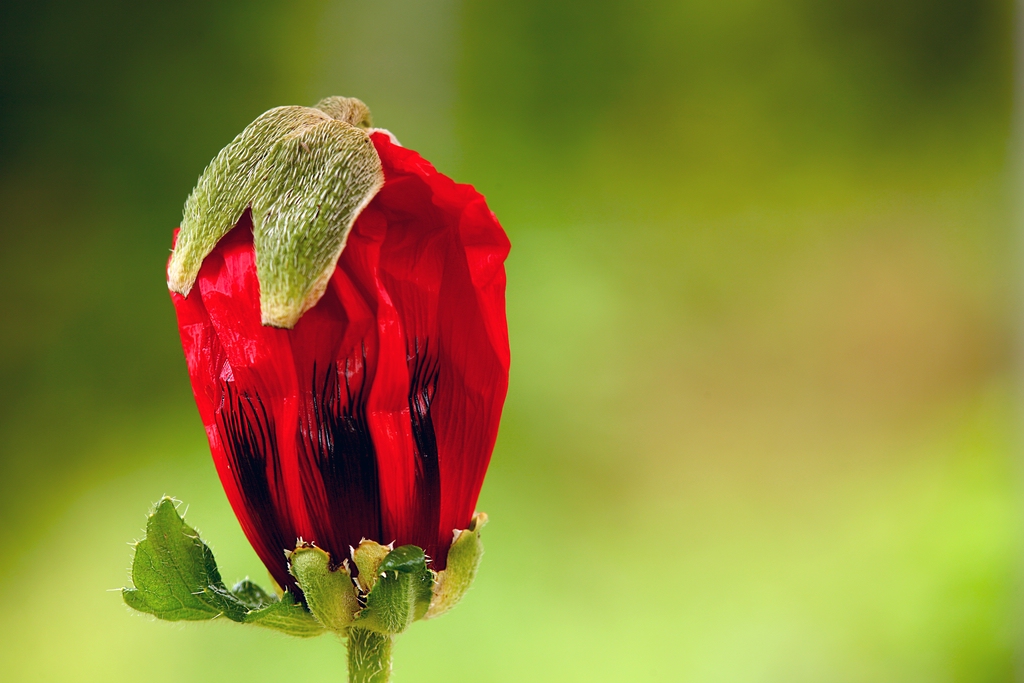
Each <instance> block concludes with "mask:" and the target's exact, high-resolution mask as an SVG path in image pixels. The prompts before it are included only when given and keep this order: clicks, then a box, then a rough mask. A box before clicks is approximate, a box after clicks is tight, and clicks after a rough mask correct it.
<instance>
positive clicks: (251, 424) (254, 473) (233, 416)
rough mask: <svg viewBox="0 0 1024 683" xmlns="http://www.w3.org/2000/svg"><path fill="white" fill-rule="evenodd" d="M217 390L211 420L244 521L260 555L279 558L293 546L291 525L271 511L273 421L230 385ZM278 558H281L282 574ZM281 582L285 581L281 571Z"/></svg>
mask: <svg viewBox="0 0 1024 683" xmlns="http://www.w3.org/2000/svg"><path fill="white" fill-rule="evenodd" d="M222 389H223V394H222V399H221V407H220V410H219V411H218V413H217V419H218V422H219V427H220V432H221V435H222V437H223V440H224V445H225V448H224V450H225V453H226V455H227V458H228V464H229V466H230V468H231V473H232V474H233V475H234V478H235V483H236V484H237V486H238V489H239V490H240V491H241V493H242V499H243V500H244V502H245V507H246V510H247V511H248V513H249V518H250V519H251V521H252V523H253V524H254V525H255V526H256V530H257V532H258V533H259V534H260V536H261V538H262V539H263V541H264V542H265V543H266V544H267V546H268V547H267V548H266V551H267V552H268V553H270V554H272V555H274V554H281V551H283V550H284V549H286V548H290V547H292V544H291V543H290V542H289V541H293V540H294V534H293V532H292V529H291V524H289V523H287V522H286V521H285V520H284V519H282V515H281V514H280V513H279V511H278V507H277V506H276V505H275V499H274V493H275V492H283V491H284V479H283V476H282V473H281V459H280V458H279V457H278V452H277V440H276V438H275V431H274V423H273V419H272V418H271V416H270V414H269V413H268V411H267V408H266V406H265V405H263V401H262V400H261V399H260V397H259V396H258V395H257V394H255V393H250V392H248V391H243V392H238V391H237V390H236V388H235V386H234V385H233V384H232V383H225V384H224V385H223V386H222ZM268 465H269V467H268ZM283 557H284V556H283V555H281V558H282V560H281V568H282V569H283V568H284V562H283ZM264 559H266V558H264ZM277 573H278V572H275V577H277ZM283 576H284V577H287V576H288V574H287V571H286V570H285V571H284V573H283ZM277 578H278V581H280V580H281V578H280V577H277Z"/></svg>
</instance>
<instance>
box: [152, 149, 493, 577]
mask: <svg viewBox="0 0 1024 683" xmlns="http://www.w3.org/2000/svg"><path fill="white" fill-rule="evenodd" d="M371 140H372V142H373V145H374V147H375V148H376V151H377V154H378V155H379V157H380V159H381V162H382V164H383V169H384V177H385V184H384V186H383V188H382V189H381V190H380V192H379V193H378V194H377V196H376V197H375V198H374V199H373V200H372V202H370V204H369V205H368V206H367V207H366V208H365V209H364V210H363V212H362V213H361V214H360V216H359V218H358V219H357V221H356V223H355V225H354V227H353V229H352V232H351V233H350V235H349V237H348V241H347V245H346V247H345V249H344V251H343V252H342V254H341V257H340V258H339V260H338V264H337V267H336V268H335V269H334V271H333V274H332V275H331V279H330V282H329V285H328V287H327V290H326V292H325V293H324V295H323V297H322V298H321V299H320V300H319V302H318V303H317V304H316V305H315V306H313V307H312V308H311V309H310V310H308V311H307V312H306V313H305V314H304V315H303V316H302V317H301V319H299V321H298V323H297V324H296V325H295V326H294V328H293V329H279V328H275V327H268V326H264V325H262V324H261V322H260V320H261V318H260V290H259V283H258V281H257V277H256V268H255V253H254V249H253V236H252V220H251V217H250V215H249V212H248V211H247V212H246V213H245V214H244V215H243V216H242V218H241V220H239V221H238V223H237V225H236V226H235V227H234V228H233V229H232V230H231V232H230V233H228V235H227V236H225V237H224V238H223V239H221V240H220V242H219V243H218V244H217V246H216V248H215V249H214V250H213V252H212V253H210V254H209V255H208V256H207V257H206V259H205V260H204V261H203V264H202V267H201V269H200V271H199V276H198V279H197V280H196V283H195V286H194V287H193V288H192V290H191V291H190V292H189V294H188V296H182V295H180V294H176V293H172V299H173V300H174V305H175V308H176V310H177V315H178V326H179V329H180V332H181V340H182V345H183V346H184V351H185V357H186V360H187V362H188V370H189V374H190V376H191V380H192V388H193V391H194V392H195V397H196V403H197V404H198V406H199V412H200V414H201V416H202V419H203V423H204V424H205V426H206V433H207V436H208V438H209V442H210V448H211V450H212V452H213V458H214V462H215V463H216V467H217V472H218V474H219V475H220V479H221V482H222V484H223V485H224V489H225V491H226V492H227V496H228V500H229V501H230V502H231V506H232V508H233V509H234V512H235V514H236V515H237V516H238V519H239V522H240V523H241V526H242V528H243V530H244V531H245V534H246V536H247V537H248V539H249V541H250V542H251V543H252V545H253V547H254V548H255V549H256V552H257V554H258V555H259V557H260V559H261V560H262V561H263V563H264V564H265V565H266V566H267V568H268V569H269V570H270V573H271V574H272V575H273V577H274V578H275V580H276V581H277V582H278V583H279V584H280V585H281V586H287V587H290V588H291V589H292V590H296V586H295V581H294V579H293V578H292V577H291V576H290V575H289V574H288V568H287V563H286V559H285V553H284V551H285V550H288V549H292V548H295V545H296V539H297V538H300V537H301V538H302V539H304V540H306V541H312V542H314V543H316V544H317V545H318V546H320V547H321V548H324V549H325V550H327V551H328V552H330V553H331V555H332V557H333V558H334V559H335V561H340V560H341V559H342V558H345V557H347V556H348V554H349V548H350V546H355V545H357V544H358V543H359V541H360V540H361V539H362V538H367V539H371V540H376V541H378V542H380V543H389V542H392V541H394V542H395V543H396V544H398V545H403V544H415V545H418V546H420V547H422V548H424V550H425V551H426V553H427V555H428V556H429V557H431V558H432V559H433V567H434V568H435V569H437V570H440V569H443V568H444V566H445V561H446V557H447V552H448V547H449V546H450V544H451V542H452V532H453V530H455V529H465V528H467V527H468V526H469V524H470V519H471V517H472V515H473V511H474V507H475V505H476V501H477V497H478V495H479V492H480V487H481V485H482V483H483V478H484V472H485V470H486V468H487V464H488V461H489V460H490V456H491V451H492V449H493V447H494V441H495V437H496V435H497V430H498V420H499V417H500V414H501V407H502V404H503V402H504V399H505V393H506V390H507V386H508V367H509V350H508V331H507V326H506V322H505V271H504V265H503V263H504V259H505V257H506V255H507V254H508V250H509V243H508V239H507V238H506V236H505V233H504V232H503V231H502V229H501V227H500V226H499V224H498V222H497V220H496V219H495V217H494V215H493V214H492V213H491V212H490V210H489V209H488V208H487V205H486V203H485V202H484V198H483V197H482V196H481V195H480V194H479V193H478V192H477V191H476V190H474V189H473V187H472V186H470V185H459V184H456V183H454V182H453V181H452V180H451V179H449V178H447V177H446V176H444V175H442V174H440V173H438V172H437V171H436V170H435V169H434V167H433V166H432V165H431V164H429V163H428V162H427V161H425V160H424V159H423V158H422V157H421V156H420V155H419V154H417V153H416V152H413V151H411V150H408V149H405V148H403V147H401V146H400V145H398V144H397V142H396V141H394V140H393V139H392V138H391V137H390V136H389V135H388V134H387V133H386V132H380V131H377V132H374V133H373V134H372V135H371Z"/></svg>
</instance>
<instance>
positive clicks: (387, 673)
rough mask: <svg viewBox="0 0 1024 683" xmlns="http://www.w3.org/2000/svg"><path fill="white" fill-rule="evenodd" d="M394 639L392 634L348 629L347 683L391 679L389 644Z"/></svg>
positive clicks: (384, 682)
mask: <svg viewBox="0 0 1024 683" xmlns="http://www.w3.org/2000/svg"><path fill="white" fill-rule="evenodd" d="M394 640H395V637H394V636H386V635H383V634H381V633H377V632H375V631H369V630H367V629H364V628H352V629H349V632H348V681H349V683H387V682H388V681H389V680H391V646H392V644H393V643H394Z"/></svg>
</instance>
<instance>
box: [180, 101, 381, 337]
mask: <svg viewBox="0 0 1024 683" xmlns="http://www.w3.org/2000/svg"><path fill="white" fill-rule="evenodd" d="M369 125H370V113H369V110H368V109H367V108H366V105H365V104H363V103H362V102H361V101H359V100H357V99H355V98H345V97H329V98H326V99H324V100H321V101H320V102H319V103H317V105H316V107H298V106H288V107H276V108H274V109H271V110H269V111H267V112H265V113H263V114H262V115H260V116H259V117H258V118H257V119H256V120H255V121H253V122H252V123H250V124H249V125H248V126H246V128H245V130H243V131H242V132H241V133H239V135H238V136H237V137H236V138H235V139H234V140H233V141H231V143H230V144H228V146H227V147H225V148H224V149H222V150H221V151H220V152H219V153H218V154H217V156H216V157H214V159H213V161H211V162H210V164H209V166H207V167H206V170H205V171H203V174H202V175H201V176H200V177H199V182H198V183H197V184H196V187H195V189H193V190H192V193H191V194H190V195H189V197H188V199H187V200H186V202H185V209H184V214H183V216H182V219H181V230H180V232H179V233H178V239H177V243H176V244H175V247H174V252H173V254H172V255H171V260H170V263H169V264H168V267H167V286H168V287H169V288H170V289H171V291H174V292H177V293H179V294H181V295H183V296H188V293H189V292H190V291H191V289H192V286H193V285H194V284H195V281H196V277H197V276H198V275H199V269H200V267H201V266H202V263H203V260H204V259H205V258H206V257H207V256H208V255H209V254H210V252H211V251H213V249H214V247H215V246H217V243H218V242H219V241H220V239H221V238H222V237H224V236H225V235H226V234H227V233H228V232H229V231H230V230H231V229H232V228H233V227H234V226H235V225H236V224H237V223H238V221H239V219H240V218H241V217H242V214H243V213H245V211H246V210H249V211H251V212H252V226H253V227H252V230H253V243H254V247H255V251H256V274H257V279H258V280H259V284H260V311H261V318H262V323H263V324H264V325H271V326H274V327H284V328H292V327H294V326H295V323H297V322H298V321H299V318H300V317H301V316H302V314H303V313H305V312H306V311H307V310H309V309H310V308H312V307H313V306H314V305H315V304H316V303H317V301H319V300H320V297H321V296H323V293H324V290H325V289H326V287H327V283H328V281H329V279H330V276H331V273H332V272H333V270H334V268H335V266H336V264H337V262H338V257H339V256H340V255H341V252H342V250H343V249H344V248H345V242H346V240H347V239H348V234H349V232H350V231H351V230H352V224H353V223H354V222H355V220H356V218H357V217H358V216H359V214H360V212H362V210H363V209H364V208H365V207H366V205H367V204H369V203H370V200H372V199H373V197H374V195H376V194H377V192H378V190H380V188H381V187H382V186H383V185H384V171H383V168H382V166H381V161H380V157H379V156H378V155H377V152H376V150H375V149H374V146H373V143H372V142H371V141H370V138H369V135H368V134H367V131H366V130H365V129H366V127H367V126H369Z"/></svg>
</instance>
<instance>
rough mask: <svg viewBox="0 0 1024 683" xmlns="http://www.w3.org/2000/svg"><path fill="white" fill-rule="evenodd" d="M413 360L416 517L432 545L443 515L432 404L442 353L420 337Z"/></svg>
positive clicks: (409, 356)
mask: <svg viewBox="0 0 1024 683" xmlns="http://www.w3.org/2000/svg"><path fill="white" fill-rule="evenodd" d="M406 361H407V362H408V363H409V417H410V419H411V421H412V435H413V441H414V442H415V446H416V499H417V507H418V510H417V511H416V512H417V514H416V518H415V520H414V528H415V532H414V538H416V539H422V540H421V544H425V545H424V547H427V546H428V545H429V546H432V545H433V542H434V539H435V538H436V537H437V534H438V528H437V527H438V524H439V523H440V515H441V473H440V469H439V467H438V462H437V436H436V435H435V433H434V420H433V418H432V417H431V414H430V406H431V404H432V403H433V401H434V395H435V393H436V392H437V379H438V374H439V370H440V361H439V354H438V353H437V350H436V349H431V348H430V340H428V339H423V340H422V341H421V340H420V339H419V338H418V337H417V338H415V339H413V340H412V348H411V349H408V350H407V351H406Z"/></svg>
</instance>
